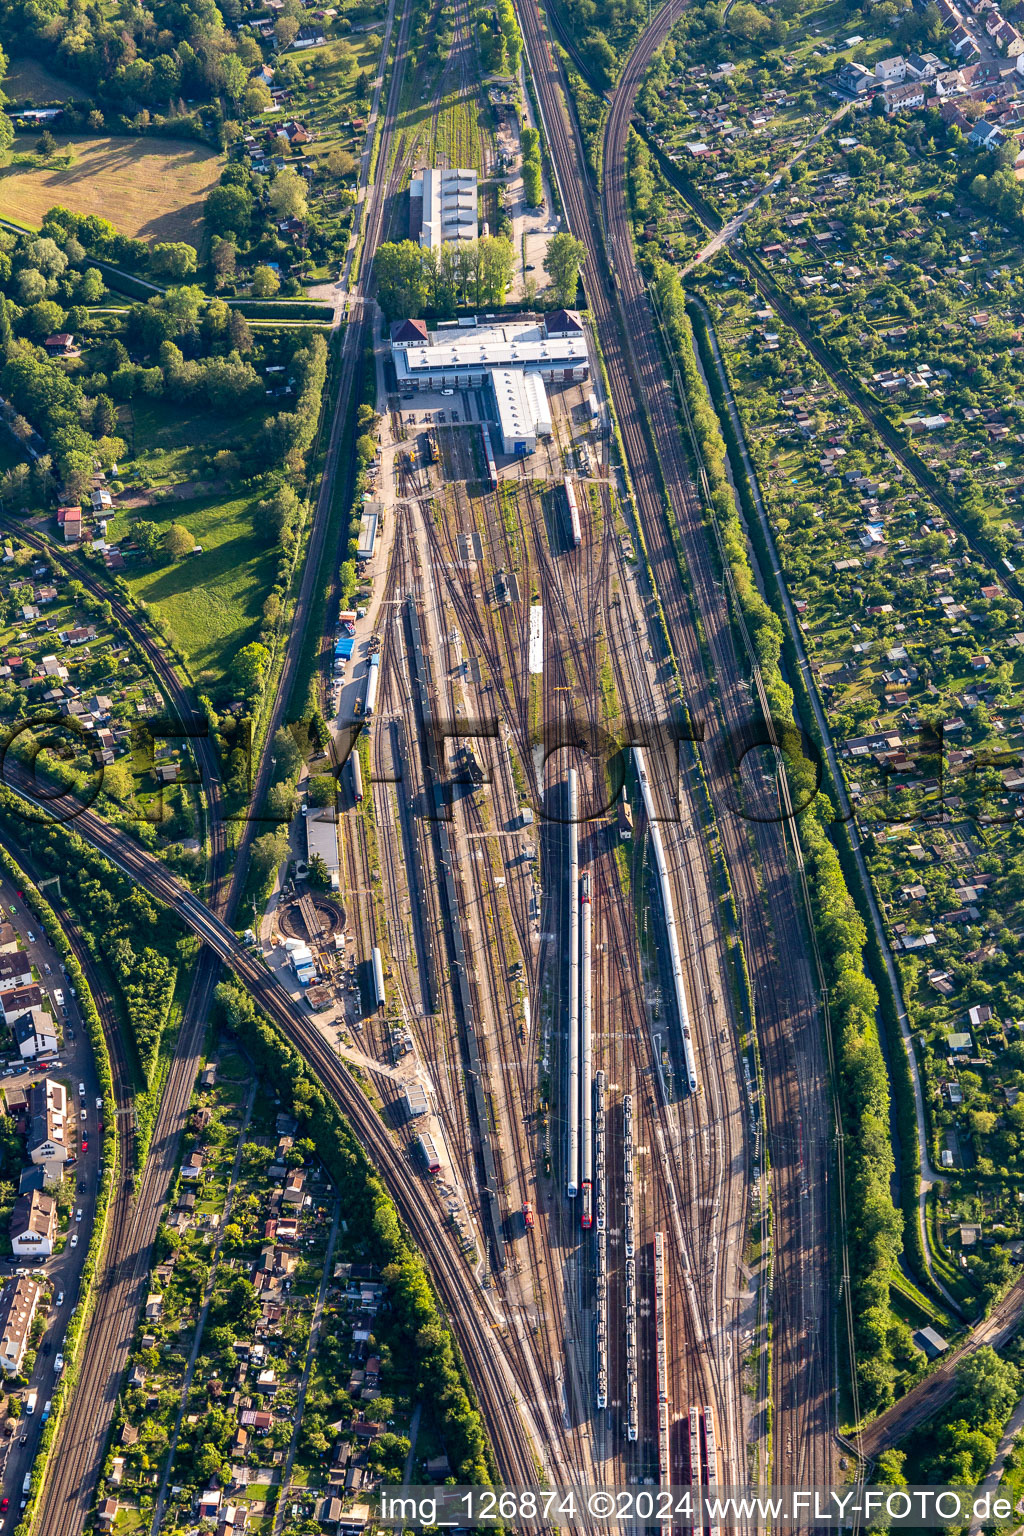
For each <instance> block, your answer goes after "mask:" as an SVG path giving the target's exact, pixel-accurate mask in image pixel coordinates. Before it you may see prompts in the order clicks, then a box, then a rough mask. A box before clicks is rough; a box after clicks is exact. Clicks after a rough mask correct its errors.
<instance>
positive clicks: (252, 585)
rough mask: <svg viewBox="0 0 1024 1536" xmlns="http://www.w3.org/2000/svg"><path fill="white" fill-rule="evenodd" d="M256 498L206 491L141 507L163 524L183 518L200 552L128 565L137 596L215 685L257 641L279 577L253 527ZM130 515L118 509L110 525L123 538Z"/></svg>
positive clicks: (201, 676) (203, 678)
mask: <svg viewBox="0 0 1024 1536" xmlns="http://www.w3.org/2000/svg"><path fill="white" fill-rule="evenodd" d="M255 499H256V498H255V497H253V496H250V495H241V496H234V497H223V496H201V497H197V498H195V499H194V500H189V501H168V502H163V503H161V504H160V505H159V506H155V507H146V508H143V509H142V512H141V516H142V517H143V518H145V519H146V520H147V521H150V522H154V523H156V524H157V526H158V527H166V526H167V525H168V524H170V523H182V524H183V525H184V526H185V527H186V528H187V529H188V530H189V532H190V533H191V534H192V537H193V538H194V539H195V541H196V543H197V544H201V545H202V547H203V552H202V554H199V555H191V556H189V557H188V558H187V559H185V560H182V561H180V562H179V563H177V564H168V565H154V566H143V565H135V564H134V563H132V564H130V565H129V569H128V573H127V576H128V581H129V583H130V585H131V587H132V589H133V591H134V592H135V595H136V596H137V597H138V598H140V599H141V600H142V601H144V602H146V603H148V604H149V605H150V607H151V608H152V609H153V612H154V614H155V615H157V616H159V617H160V618H162V619H164V620H165V621H166V622H167V623H168V624H169V625H170V627H171V629H172V630H173V631H174V635H175V638H176V639H177V641H178V643H179V645H180V646H181V648H182V650H183V651H184V652H185V655H186V656H187V657H188V659H189V662H190V665H191V667H192V670H193V672H194V673H195V675H196V678H197V680H198V681H199V682H200V684H201V685H202V686H204V687H210V688H214V689H216V688H217V687H218V686H219V684H220V683H221V682H222V681H223V679H224V677H225V676H226V674H227V673H228V671H229V669H230V666H231V662H232V660H233V658H234V657H235V655H236V654H237V653H238V651H239V650H240V649H241V648H242V646H244V645H247V644H248V643H249V641H250V640H252V639H254V638H255V635H256V633H257V632H258V629H259V626H260V618H261V610H262V607H263V601H264V599H265V597H266V596H267V593H268V592H269V591H270V587H271V584H272V582H273V579H274V571H275V557H274V550H273V549H272V548H271V547H269V546H267V545H265V544H264V543H263V542H262V541H261V540H260V539H258V538H257V537H256V535H255V533H254V532H253V527H252V519H251V511H252V505H253V502H254V500H255ZM128 521H129V519H128V516H127V515H126V514H125V513H120V514H119V515H118V516H117V518H115V520H114V522H113V524H112V525H111V529H110V537H111V539H112V540H113V541H115V542H116V541H117V540H118V539H124V538H125V537H126V536H127V532H128Z"/></svg>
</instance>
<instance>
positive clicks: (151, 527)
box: [128, 518, 160, 560]
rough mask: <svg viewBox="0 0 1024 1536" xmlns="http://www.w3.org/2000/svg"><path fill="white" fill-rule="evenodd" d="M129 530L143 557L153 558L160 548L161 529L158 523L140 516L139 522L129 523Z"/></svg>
mask: <svg viewBox="0 0 1024 1536" xmlns="http://www.w3.org/2000/svg"><path fill="white" fill-rule="evenodd" d="M128 532H129V534H130V535H131V538H132V541H133V542H134V543H135V544H137V545H138V546H139V551H140V553H141V554H142V556H143V558H144V559H146V560H152V559H153V558H154V557H155V555H156V552H157V550H158V549H159V548H160V530H159V529H158V528H157V526H156V523H150V522H147V521H146V520H145V519H144V518H140V519H139V520H138V521H137V522H133V523H130V524H129V525H128Z"/></svg>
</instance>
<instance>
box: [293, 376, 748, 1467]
mask: <svg viewBox="0 0 1024 1536" xmlns="http://www.w3.org/2000/svg"><path fill="white" fill-rule="evenodd" d="M590 389H591V386H590V384H589V383H586V384H572V385H565V386H562V387H560V388H556V389H552V390H551V391H550V395H551V401H552V421H553V433H552V437H551V439H550V441H548V442H547V443H545V444H543V445H542V447H541V449H540V451H538V453H537V454H535V455H534V456H532V457H531V458H530V459H522V460H518V461H517V460H503V461H499V465H498V478H497V483H496V485H495V486H493V487H491V486H490V485H489V484H488V483H487V481H488V466H487V462H486V458H485V454H484V450H483V446H482V439H481V429H480V426H479V425H478V424H477V423H478V422H479V418H480V416H481V414H482V410H481V402H479V401H478V400H477V399H476V397H475V396H474V395H473V394H472V393H471V392H469V391H465V392H459V393H458V394H457V395H456V396H455V397H454V398H453V399H449V398H446V399H445V400H444V402H443V406H444V407H446V409H440V408H439V404H440V402H438V401H434V400H432V399H431V400H430V401H423V400H417V401H414V402H411V403H410V402H409V401H408V400H400V399H399V398H398V397H396V396H392V397H391V398H390V400H389V405H390V423H391V431H392V434H393V436H394V439H395V441H396V443H397V444H398V449H399V451H398V452H397V454H396V455H395V466H396V475H397V484H396V487H395V490H396V496H395V503H394V509H393V512H392V514H391V515H393V516H394V519H395V526H394V529H393V532H392V542H391V558H390V564H389V567H388V570H387V573H386V576H385V575H383V574H382V576H381V578H380V579H381V580H383V581H384V583H385V586H384V595H383V601H382V602H381V604H380V607H379V610H378V611H379V618H378V621H377V632H378V635H379V640H380V655H381V680H380V688H379V693H378V698H377V700H376V704H375V709H374V713H373V716H372V719H371V720H370V721H368V722H367V725H366V727H365V731H366V734H365V735H364V736H363V738H362V740H363V742H364V743H367V742H368V749H369V750H368V758H363V759H362V763H363V767H364V770H365V767H366V766H367V765H369V766H370V770H371V771H370V775H369V780H370V783H371V784H372V788H371V789H369V790H364V793H365V795H366V798H365V799H364V800H363V801H362V803H354V802H353V799H352V796H351V790H350V788H347V789H346V790H345V792H344V801H345V803H347V807H348V808H347V809H346V810H345V811H344V812H343V815H342V825H341V845H342V849H343V853H342V877H341V899H342V901H343V903H344V905H345V907H346V908H347V909H348V910H349V911H350V912H351V913H352V926H353V928H354V929H355V932H354V934H353V944H354V948H355V950H356V951H357V952H358V953H360V954H363V955H369V954H370V953H371V951H372V949H373V948H375V947H378V948H380V950H381V951H382V955H383V957H384V972H385V992H386V1003H385V1007H384V1009H383V1010H381V1012H380V1014H379V1015H378V1016H375V1017H372V1018H370V1019H369V1020H366V1021H364V1022H363V1023H362V1025H361V1027H360V1029H359V1033H358V1039H357V1037H356V1036H355V1034H354V1033H353V1032H352V1030H351V1029H349V1028H347V1027H345V1026H344V1024H343V1025H342V1026H341V1028H340V1029H339V1028H337V1024H336V1021H335V1022H333V1023H329V1024H327V1025H325V1026H322V1027H324V1028H326V1029H328V1030H331V1029H334V1030H335V1033H336V1036H337V1039H338V1042H339V1049H341V1050H342V1051H348V1052H350V1053H351V1052H352V1051H357V1052H358V1053H359V1055H360V1056H361V1057H362V1058H363V1059H364V1060H365V1058H366V1057H367V1056H370V1057H374V1058H376V1060H377V1061H379V1062H380V1063H381V1064H382V1070H381V1071H379V1072H377V1073H376V1074H374V1073H372V1071H371V1074H370V1075H371V1077H373V1078H374V1086H375V1089H376V1091H377V1092H378V1093H379V1094H380V1097H381V1100H382V1101H383V1102H384V1104H385V1105H388V1106H389V1107H390V1109H391V1111H392V1114H391V1119H392V1121H393V1123H395V1124H396V1125H400V1124H401V1123H402V1121H403V1120H404V1121H405V1123H404V1125H402V1128H401V1131H400V1134H401V1135H402V1136H403V1137H404V1139H405V1142H406V1148H407V1154H408V1156H409V1160H410V1171H411V1174H412V1176H413V1177H416V1178H422V1177H424V1173H423V1162H422V1154H421V1150H420V1144H419V1138H420V1136H421V1134H424V1132H426V1134H427V1135H428V1136H429V1139H430V1144H431V1145H432V1146H434V1147H435V1148H436V1149H437V1157H438V1161H439V1163H440V1170H439V1172H438V1173H437V1174H436V1175H435V1178H434V1183H433V1194H434V1200H435V1209H436V1219H437V1221H438V1222H439V1223H441V1224H449V1225H452V1226H453V1227H454V1229H455V1231H456V1233H457V1235H458V1236H459V1238H460V1239H461V1241H462V1246H463V1251H464V1253H465V1254H466V1262H467V1263H468V1264H470V1265H471V1266H473V1267H474V1268H475V1271H476V1274H477V1276H478V1278H479V1280H480V1283H481V1287H482V1289H481V1300H482V1305H483V1306H484V1308H485V1311H486V1314H487V1316H488V1319H489V1321H490V1324H491V1326H492V1328H493V1329H494V1330H495V1331H496V1333H497V1334H499V1335H500V1337H501V1339H502V1341H503V1348H504V1351H505V1353H506V1356H507V1359H508V1362H509V1365H510V1367H511V1371H512V1374H513V1377H514V1381H515V1393H516V1396H517V1399H518V1400H519V1401H520V1402H521V1405H522V1410H523V1413H524V1417H525V1419H526V1421H527V1423H528V1424H529V1425H530V1426H531V1427H532V1431H533V1435H532V1438H533V1444H534V1448H535V1451H536V1454H537V1456H538V1459H539V1461H540V1464H541V1465H542V1466H543V1469H544V1473H545V1475H546V1476H547V1477H549V1478H550V1479H551V1480H552V1481H554V1482H557V1483H569V1482H574V1481H594V1482H603V1483H609V1484H614V1483H623V1482H624V1483H628V1484H636V1483H645V1482H659V1481H660V1482H663V1483H669V1482H672V1483H679V1482H684V1481H689V1480H690V1478H691V1476H692V1475H698V1474H696V1473H695V1468H694V1467H693V1466H691V1461H696V1457H697V1448H696V1445H692V1444H691V1442H692V1436H691V1432H690V1410H691V1407H697V1406H699V1407H700V1409H701V1415H702V1418H701V1422H702V1423H703V1414H704V1409H705V1407H710V1408H711V1409H712V1422H714V1423H717V1426H718V1441H719V1446H720V1454H721V1465H720V1468H719V1470H720V1473H721V1475H723V1476H725V1477H727V1478H730V1477H731V1478H734V1479H735V1480H736V1481H741V1480H745V1479H746V1476H747V1473H748V1471H749V1469H750V1468H751V1467H752V1466H755V1467H756V1465H757V1463H758V1458H759V1457H763V1456H764V1455H765V1449H764V1442H765V1440H766V1413H765V1410H766V1395H765V1394H766V1386H767V1382H766V1371H767V1339H766V1337H765V1336H764V1333H763V1329H764V1320H765V1318H766V1316H767V1313H768V1302H769V1287H770V1252H769V1247H768V1243H767V1241H766V1234H765V1232H764V1230H763V1218H764V1205H765V1195H766V1185H765V1183H764V1181H763V1178H762V1175H761V1169H760V1166H759V1162H760V1159H761V1156H762V1154H761V1151H760V1147H761V1131H760V1108H759V1095H758V1093H757V1090H756V1086H755V1085H756V1082H757V1073H758V1068H757V1063H756V1060H755V1057H754V1054H753V1050H752V1044H751V1042H750V1040H749V1039H748V1038H745V1037H744V1035H743V1031H742V1029H741V1027H740V1025H739V1021H738V1020H737V1018H736V1017H735V1016H734V999H735V997H736V995H737V989H736V980H735V977H734V976H733V975H731V974H730V973H729V969H728V964H729V962H728V958H727V956H726V954H725V951H724V949H723V946H722V942H721V934H720V927H719V924H720V916H719V912H720V907H721V897H722V885H721V872H720V868H716V864H715V856H714V851H713V842H712V841H711V840H709V839H708V838H707V837H706V836H705V835H704V828H703V823H702V820H701V810H700V807H701V804H702V797H703V795H704V791H703V789H702V786H701V779H700V770H699V767H698V764H697V760H696V758H695V756H694V755H693V748H692V746H690V745H689V744H687V743H683V744H682V745H680V744H679V743H678V742H676V741H674V740H673V739H672V735H673V732H672V730H671V726H672V723H673V722H674V721H676V722H677V721H678V719H679V718H680V712H679V708H678V694H677V689H676V684H675V678H674V673H673V670H672V668H671V667H670V666H669V665H668V663H667V661H666V659H665V657H664V653H663V650H662V647H661V643H660V641H659V639H658V631H657V627H656V624H655V623H654V622H652V619H653V616H654V614H655V604H654V597H653V594H652V592H651V590H650V587H649V585H648V581H647V577H646V573H645V571H644V568H643V566H642V564H641V562H640V561H639V560H638V558H637V553H636V549H635V533H634V530H633V528H632V527H631V525H630V524H629V523H628V522H627V520H626V518H625V516H624V514H623V510H622V495H621V485H622V482H621V475H620V474H619V472H618V471H617V470H615V469H613V467H612V465H611V463H610V454H609V450H610V439H609V435H608V434H607V432H606V431H605V430H604V428H603V426H602V425H601V423H602V422H603V421H604V420H606V419H607V414H606V412H605V411H604V410H603V409H602V411H601V412H600V413H599V416H598V418H596V419H593V418H592V417H591V411H590V408H589V407H588V396H589V394H590ZM424 405H426V406H427V408H426V409H424ZM413 407H414V408H413ZM439 417H441V418H443V419H440V420H439V419H438V418H439ZM431 437H432V438H433V440H434V441H433V443H430V442H429V441H428V439H429V438H431ZM435 457H436V459H437V462H431V460H432V459H434V458H435ZM567 478H568V480H569V483H570V486H571V487H572V488H573V491H574V495H575V499H576V503H577V507H578V509H579V524H580V543H579V546H578V547H576V546H575V545H574V542H573V538H572V527H571V523H570V519H569V515H568V507H567V500H566V494H567V491H566V479H567ZM425 711H426V712H425ZM342 724H343V728H344V723H342ZM675 734H676V735H678V734H679V732H678V730H677V731H676V732H675ZM428 738H429V739H431V740H432V743H433V749H432V750H427V748H426V745H425V743H426V741H427V740H428ZM346 739H350V734H349V735H347V736H346ZM633 745H641V746H643V747H645V748H646V754H645V756H646V763H647V769H648V774H649V777H650V781H651V788H652V793H653V795H654V796H655V799H656V803H657V805H658V808H659V815H660V832H661V838H662V842H663V845H664V848H665V852H666V859H667V863H668V867H669V870H670V882H671V887H672V890H671V897H670V899H671V903H672V905H673V907H674V912H675V915H676V927H677V931H678V936H679V947H680V952H681V955H682V963H683V968H684V977H683V984H684V991H685V1000H686V1006H687V1008H688V1011H689V1019H688V1027H689V1031H690V1032H691V1033H692V1036H693V1040H694V1045H695V1053H696V1063H697V1072H698V1076H699V1078H700V1080H701V1088H700V1091H698V1092H696V1093H691V1092H689V1090H688V1087H687V1069H686V1063H685V1059H684V1051H683V1033H682V1022H681V1020H680V1016H679V1010H678V1008H677V1005H676V1001H675V996H674V991H673V979H672V975H671V971H670V969H669V968H668V966H667V965H666V963H665V961H666V951H667V946H666V909H665V904H664V901H663V897H662V893H661V891H660V889H659V886H658V883H657V878H656V869H655V864H654V860H653V858H652V855H651V840H650V838H649V836H648V835H647V832H648V828H647V827H646V824H645V816H644V812H643V802H642V799H641V797H640V793H639V788H638V783H637V776H636V773H635V771H634V765H633V754H632V752H631V751H630V748H631V747H632V746H633ZM365 750H366V747H365V745H364V747H363V751H365ZM573 774H575V776H576V779H577V781H578V785H579V797H580V807H579V824H578V828H577V832H578V855H579V870H580V874H581V876H582V877H583V879H584V880H585V881H586V882H587V884H588V887H589V894H590V897H591V910H592V924H593V930H592V941H591V962H590V963H591V978H592V979H591V989H590V992H591V1005H592V1012H591V1018H592V1060H591V1068H592V1072H591V1073H588V1074H587V1075H586V1076H585V1077H584V1079H583V1081H582V1084H581V1086H580V1089H579V1092H580V1093H581V1095H582V1096H589V1095H590V1094H591V1093H593V1092H594V1086H593V1085H594V1083H595V1081H596V1083H597V1084H598V1089H597V1091H598V1093H599V1094H600V1098H599V1099H596V1100H592V1104H591V1107H592V1108H594V1107H596V1106H600V1108H599V1109H598V1115H597V1121H598V1124H599V1125H600V1127H601V1128H600V1130H598V1131H597V1137H596V1139H597V1141H598V1143H599V1146H598V1148H597V1149H595V1150H596V1156H595V1150H592V1152H591V1157H592V1159H593V1164H592V1166H593V1179H592V1185H591V1188H590V1189H589V1190H583V1189H581V1190H580V1194H579V1195H578V1196H577V1197H576V1198H570V1197H569V1195H568V1193H567V1157H568V1156H569V1151H568V1127H569V1122H570V1120H571V1118H572V1111H571V1107H570V1102H569V1099H570V1081H571V1079H570V1055H571V1051H572V1045H571V1040H570V1033H571V1029H573V1028H575V1027H576V1026H575V1024H572V1025H570V1013H571V1012H572V1007H571V997H572V991H573V988H574V986H575V984H576V971H575V968H573V967H571V965H570V950H571V948H572V942H571V940H570V933H571V930H572V928H573V919H572V904H573V897H572V895H571V885H570V874H569V859H570V841H571V830H570V819H569V815H568V783H569V779H570V776H571V775H573ZM362 777H363V779H364V784H365V782H366V775H365V772H364V773H363V775H362ZM342 782H343V784H344V785H346V786H350V785H351V782H352V781H351V776H350V775H349V774H344V773H343V775H342ZM705 803H706V802H705ZM620 804H625V805H626V806H628V807H630V809H631V813H632V821H633V825H634V826H635V828H636V835H635V836H626V837H623V836H622V835H621V832H622V830H623V816H622V813H621V812H620ZM524 811H526V812H527V814H526V815H525V816H524ZM625 830H626V831H627V832H628V830H629V828H628V826H627V827H625ZM578 896H579V892H578V891H577V893H576V898H575V899H576V900H578ZM453 900H454V903H455V908H454V910H453V909H452V906H451V903H452V901H453ZM413 1079H415V1080H417V1081H418V1082H419V1083H420V1084H422V1085H423V1086H424V1087H425V1088H426V1089H427V1090H428V1102H429V1111H428V1114H427V1115H426V1116H423V1117H421V1116H416V1117H415V1118H408V1119H406V1117H405V1115H404V1111H403V1110H402V1107H401V1093H402V1083H403V1082H407V1081H409V1080H413ZM602 1109H603V1112H602ZM629 1122H631V1123H629ZM595 1129H596V1126H595ZM581 1172H582V1173H583V1178H584V1179H587V1177H588V1173H587V1170H586V1169H583V1170H581ZM584 1194H586V1196H587V1206H585V1205H584V1198H583V1197H584ZM587 1207H589V1210H588V1209H587ZM585 1210H587V1216H589V1218H590V1221H591V1224H590V1225H589V1227H588V1226H585V1225H584V1222H585V1221H586V1220H587V1216H585V1215H584V1211H585ZM656 1245H657V1248H658V1249H660V1250H661V1251H662V1252H663V1253H664V1261H663V1262H664V1284H663V1285H661V1284H659V1283H656V1282H657V1280H658V1274H657V1271H658V1270H659V1268H660V1261H659V1260H658V1259H657V1258H656ZM659 1335H660V1342H661V1349H660V1351H659ZM683 1341H685V1345H684V1343H683ZM659 1362H660V1365H659ZM660 1420H661V1421H662V1422H659V1421H660Z"/></svg>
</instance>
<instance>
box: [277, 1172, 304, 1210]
mask: <svg viewBox="0 0 1024 1536" xmlns="http://www.w3.org/2000/svg"><path fill="white" fill-rule="evenodd" d="M305 1182H306V1176H305V1174H304V1173H303V1171H302V1169H301V1168H293V1169H292V1171H291V1173H290V1174H289V1175H288V1177H287V1179H285V1183H284V1193H283V1194H282V1196H281V1199H282V1200H283V1201H284V1202H285V1204H286V1205H301V1204H302V1202H303V1200H304V1199H305V1187H304V1186H305Z"/></svg>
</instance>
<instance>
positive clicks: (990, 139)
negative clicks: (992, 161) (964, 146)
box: [967, 118, 1004, 149]
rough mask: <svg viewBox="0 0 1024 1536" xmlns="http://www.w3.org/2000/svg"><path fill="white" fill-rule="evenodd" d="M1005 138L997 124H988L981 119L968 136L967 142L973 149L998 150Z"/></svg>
mask: <svg viewBox="0 0 1024 1536" xmlns="http://www.w3.org/2000/svg"><path fill="white" fill-rule="evenodd" d="M1003 137H1004V134H1003V130H1002V129H1001V128H1000V127H999V126H998V125H997V124H996V123H986V122H985V120H984V118H981V119H979V121H978V122H976V123H975V125H974V127H973V128H972V129H971V131H970V133H969V134H968V135H967V142H968V144H970V146H971V147H972V149H996V148H998V146H999V143H1000V140H1001V139H1002V138H1003Z"/></svg>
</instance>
